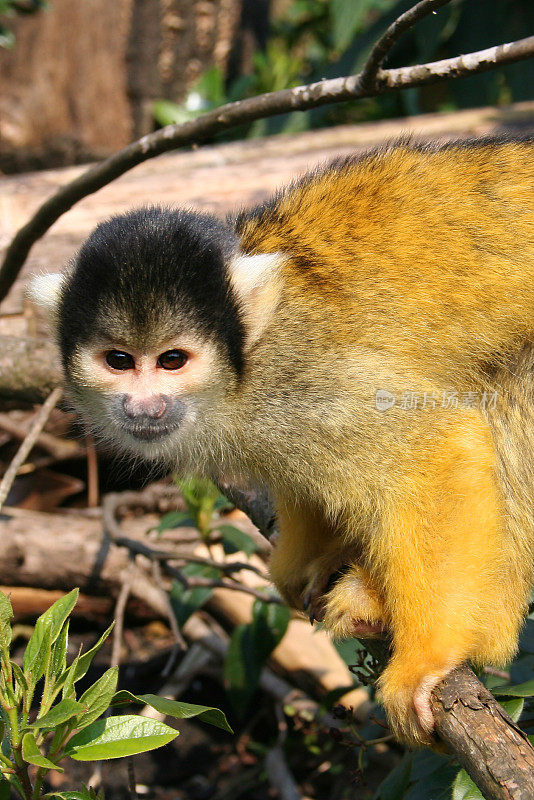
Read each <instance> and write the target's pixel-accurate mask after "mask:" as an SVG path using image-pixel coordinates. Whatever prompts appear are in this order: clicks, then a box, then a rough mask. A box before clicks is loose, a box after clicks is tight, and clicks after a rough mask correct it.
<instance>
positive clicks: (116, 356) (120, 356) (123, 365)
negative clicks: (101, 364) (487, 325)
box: [106, 350, 135, 369]
mask: <svg viewBox="0 0 534 800" xmlns="http://www.w3.org/2000/svg"><path fill="white" fill-rule="evenodd" d="M106 364H108V365H109V366H110V367H113V369H135V361H134V358H133V356H131V355H130V353H124V352H123V351H122V350H108V352H107V353H106Z"/></svg>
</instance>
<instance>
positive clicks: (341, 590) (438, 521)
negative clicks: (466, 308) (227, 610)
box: [325, 412, 530, 744]
mask: <svg viewBox="0 0 534 800" xmlns="http://www.w3.org/2000/svg"><path fill="white" fill-rule="evenodd" d="M422 434H426V435H422V436H421V442H424V444H422V445H421V447H420V448H419V449H416V448H415V447H414V448H412V452H411V453H410V455H411V457H412V458H411V461H410V460H408V459H407V460H406V462H404V464H403V467H404V471H403V474H402V475H401V474H400V472H399V474H397V475H396V476H394V478H393V480H391V481H390V483H389V488H388V491H387V493H386V494H385V496H384V497H383V503H382V508H383V509H384V510H383V514H382V523H381V530H380V531H375V533H374V535H373V536H372V537H371V536H369V539H368V547H369V568H370V571H371V575H372V579H373V581H374V583H375V584H376V585H377V586H380V587H383V588H384V598H385V601H384V602H385V611H386V619H387V622H388V626H389V627H390V630H391V633H392V637H393V655H392V658H391V660H390V663H389V665H388V667H387V668H386V670H385V671H384V673H383V674H382V676H381V679H380V687H379V688H380V694H381V700H382V702H383V704H384V706H385V708H386V711H387V714H388V718H389V721H390V724H391V727H392V730H393V731H394V732H395V734H396V735H397V736H398V737H399V738H400V739H402V740H404V741H407V742H409V743H412V744H424V743H429V742H430V740H431V734H432V729H433V718H432V714H431V711H430V693H431V691H432V689H433V687H434V686H435V685H436V684H437V683H438V682H439V681H440V680H441V679H442V678H443V677H445V675H446V674H447V673H448V672H449V671H450V670H452V669H453V668H454V667H456V666H457V665H459V664H460V663H462V662H463V661H465V660H467V659H471V660H472V661H473V662H474V663H475V664H479V665H480V664H484V663H487V662H490V663H494V664H503V663H505V662H506V661H507V660H509V659H510V658H511V657H512V656H513V654H514V652H515V650H516V646H517V637H518V631H519V628H520V626H521V622H522V618H523V614H524V611H525V606H526V600H527V598H528V580H527V578H526V574H527V571H528V569H530V565H527V569H526V568H525V565H524V564H522V563H521V561H522V555H521V553H518V552H517V548H516V545H514V542H513V539H512V537H510V536H509V535H508V532H507V531H506V528H505V515H504V514H503V506H502V499H501V496H500V491H499V486H498V484H497V478H496V469H495V465H496V458H495V453H494V448H493V443H492V440H491V437H490V434H489V431H488V428H487V425H486V423H485V422H484V420H482V418H480V417H479V416H478V415H477V414H471V413H469V414H468V413H466V414H465V415H464V416H463V417H461V418H460V417H459V415H456V414H454V412H449V417H448V418H446V419H444V418H441V420H440V419H439V418H437V419H436V420H435V422H434V424H433V432H432V434H431V435H429V432H428V431H422ZM345 588H346V587H345V585H344V584H343V583H341V582H340V583H339V584H338V585H337V586H335V587H334V589H333V590H332V591H331V592H330V594H329V597H328V604H327V609H326V617H325V621H328V620H330V619H332V618H334V616H335V614H336V613H337V611H338V609H342V610H343V609H346V608H347V605H348V603H347V598H346V592H345ZM346 613H349V614H350V610H349V611H348V612H346ZM334 628H335V626H334Z"/></svg>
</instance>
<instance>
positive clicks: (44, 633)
mask: <svg viewBox="0 0 534 800" xmlns="http://www.w3.org/2000/svg"><path fill="white" fill-rule="evenodd" d="M78 594H79V591H78V589H73V590H72V592H69V593H68V594H66V595H64V596H63V597H60V598H59V600H56V602H55V603H54V605H52V606H50V608H48V609H47V610H46V611H45V612H44V614H41V616H40V617H39V619H38V620H37V622H36V623H35V628H34V629H33V633H32V635H31V637H30V640H29V642H28V644H27V646H26V651H25V653H24V663H23V666H24V672H25V673H26V675H27V674H28V673H29V672H30V671H31V672H32V674H33V679H34V681H37V680H38V678H40V677H41V675H42V674H43V672H42V670H43V669H44V662H45V660H46V655H47V653H48V650H49V648H50V647H51V645H53V644H54V642H55V641H56V639H57V638H58V636H59V634H60V633H61V630H62V628H63V625H64V624H65V621H66V619H67V617H68V616H69V614H70V613H71V611H72V609H73V608H74V606H75V605H76V601H77V599H78Z"/></svg>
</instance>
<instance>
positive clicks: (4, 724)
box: [0, 589, 231, 800]
mask: <svg viewBox="0 0 534 800" xmlns="http://www.w3.org/2000/svg"><path fill="white" fill-rule="evenodd" d="M77 598H78V590H77V589H74V590H73V591H72V592H69V594H67V595H65V596H64V597H62V598H60V599H59V600H57V601H56V602H55V603H54V605H52V606H51V607H50V608H49V609H48V610H47V611H45V613H44V614H42V615H41V616H40V617H39V619H38V620H37V622H36V624H35V627H34V630H33V633H32V635H31V637H30V639H29V641H28V644H27V646H26V650H25V653H24V658H23V661H22V666H20V665H19V664H16V663H15V662H14V661H12V660H11V657H10V644H11V638H12V629H11V620H12V618H13V609H12V607H11V602H10V600H9V598H8V597H6V595H5V594H3V593H2V592H0V664H1V673H0V737H1V739H2V745H1V750H0V776H1V777H0V792H2V791H3V792H4V793H3V795H2V797H6V796H8V791H9V788H12V789H13V790H14V791H15V792H16V793H17V794H18V795H19V796H20V797H21V798H23V800H38V799H39V798H40V797H41V796H42V786H43V781H44V779H45V777H46V775H47V773H48V772H50V770H57V771H59V772H62V771H63V768H62V767H61V766H60V762H61V761H63V760H64V759H65V758H67V757H68V758H72V759H74V760H76V761H95V760H102V759H111V758H120V757H122V756H130V755H134V754H136V753H142V752H145V751H147V750H154V749H155V748H157V747H161V746H162V745H164V744H167V743H168V742H171V741H172V740H173V739H175V738H176V737H177V736H178V731H176V730H175V729H174V728H171V727H169V726H168V725H165V724H164V723H162V722H159V721H157V720H153V719H149V718H147V717H142V716H139V715H136V714H125V715H120V716H104V715H105V714H106V712H107V711H108V709H109V707H110V706H113V705H125V704H126V705H131V704H136V703H137V704H148V705H151V706H153V707H154V708H156V709H157V710H158V711H161V712H163V713H165V714H167V715H168V716H171V717H174V718H176V719H184V718H186V717H192V716H199V717H200V718H201V719H203V720H204V721H205V722H209V723H210V724H212V725H216V726H218V727H219V728H223V729H225V730H228V731H230V730H231V729H230V727H229V725H228V723H227V721H226V718H225V716H224V714H223V713H222V712H221V711H219V710H218V709H215V708H209V707H206V706H196V705H191V704H190V703H179V702H175V701H172V700H166V699H164V698H160V697H157V696H156V695H150V694H148V695H140V696H135V695H132V694H131V693H129V692H126V691H120V692H117V691H116V689H117V678H118V668H117V667H111V668H110V669H108V670H107V671H106V672H105V673H104V674H103V675H102V676H101V677H100V678H99V679H98V680H97V681H96V682H95V683H93V685H92V686H90V687H89V688H88V689H86V691H85V692H83V694H82V695H81V696H79V697H78V696H77V692H76V684H77V682H78V681H79V680H80V679H81V678H83V677H84V675H86V673H87V671H88V669H89V667H90V665H91V662H92V660H93V658H94V657H95V655H96V654H97V652H98V651H99V649H100V648H101V647H102V645H103V643H104V641H105V640H106V638H107V637H108V635H109V634H110V632H111V630H112V627H113V626H110V627H109V628H108V629H107V631H105V633H104V634H103V635H102V636H101V637H100V639H99V641H98V642H97V643H96V645H95V646H94V647H93V648H91V650H89V651H88V652H87V653H83V654H82V653H79V654H78V655H77V656H76V658H75V659H74V661H73V662H72V664H70V666H67V651H68V632H69V615H70V613H71V611H72V609H73V608H74V606H75V604H76V600H77ZM37 693H39V695H40V697H39V700H38V701H37V703H34V701H35V700H36V696H37ZM34 705H36V706H37V708H38V710H37V714H35V712H34V710H33V709H34ZM35 768H36V769H35ZM54 794H55V795H56V796H59V797H61V798H62V800H96V795H94V793H92V792H91V791H90V790H87V789H85V788H84V789H83V790H81V791H80V792H63V793H54Z"/></svg>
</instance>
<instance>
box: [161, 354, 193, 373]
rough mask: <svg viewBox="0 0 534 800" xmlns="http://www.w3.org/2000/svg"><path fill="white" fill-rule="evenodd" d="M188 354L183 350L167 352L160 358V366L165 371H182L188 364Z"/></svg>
mask: <svg viewBox="0 0 534 800" xmlns="http://www.w3.org/2000/svg"><path fill="white" fill-rule="evenodd" d="M187 358H188V356H187V353H184V351H183V350H167V352H166V353H162V354H161V355H160V357H159V358H158V366H159V367H163V369H181V368H182V367H183V366H184V365H185V364H186V363H187Z"/></svg>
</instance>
